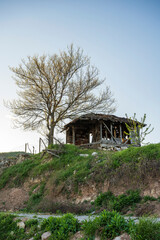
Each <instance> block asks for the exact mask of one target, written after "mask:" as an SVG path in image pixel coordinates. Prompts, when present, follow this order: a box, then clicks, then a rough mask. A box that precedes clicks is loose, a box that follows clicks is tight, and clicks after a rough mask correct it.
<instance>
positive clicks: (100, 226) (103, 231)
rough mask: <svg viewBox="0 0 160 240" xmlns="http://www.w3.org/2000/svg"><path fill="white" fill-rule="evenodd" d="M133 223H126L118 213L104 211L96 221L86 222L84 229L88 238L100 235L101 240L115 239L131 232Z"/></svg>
mask: <svg viewBox="0 0 160 240" xmlns="http://www.w3.org/2000/svg"><path fill="white" fill-rule="evenodd" d="M133 225H134V223H133V221H131V220H129V221H126V220H125V219H124V217H122V216H121V215H120V214H119V213H117V212H116V211H112V212H107V211H105V210H104V211H103V212H101V213H100V215H99V216H98V217H96V218H95V219H94V220H91V219H90V220H89V221H84V223H83V225H82V229H83V231H84V233H85V235H86V237H89V238H91V237H93V236H95V235H98V236H100V237H101V239H113V238H115V237H116V236H119V235H120V234H121V233H122V232H128V233H129V232H130V229H131V227H133Z"/></svg>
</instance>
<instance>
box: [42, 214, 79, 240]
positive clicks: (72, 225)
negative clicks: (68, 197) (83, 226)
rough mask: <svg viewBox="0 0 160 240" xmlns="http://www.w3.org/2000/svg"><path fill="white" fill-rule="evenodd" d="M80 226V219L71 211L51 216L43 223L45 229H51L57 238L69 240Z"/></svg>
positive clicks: (57, 239) (56, 239)
mask: <svg viewBox="0 0 160 240" xmlns="http://www.w3.org/2000/svg"><path fill="white" fill-rule="evenodd" d="M79 228H80V224H79V223H78V220H77V219H76V218H75V217H74V216H73V215H72V214H70V213H68V214H65V215H64V216H63V217H60V218H58V217H49V218H48V219H45V220H43V222H42V223H41V229H42V230H43V231H50V232H51V233H52V237H53V239H55V240H67V239H69V236H70V235H71V234H74V233H76V232H77V231H78V230H79Z"/></svg>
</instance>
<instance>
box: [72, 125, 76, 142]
mask: <svg viewBox="0 0 160 240" xmlns="http://www.w3.org/2000/svg"><path fill="white" fill-rule="evenodd" d="M72 143H73V144H74V145H75V129H74V127H72Z"/></svg>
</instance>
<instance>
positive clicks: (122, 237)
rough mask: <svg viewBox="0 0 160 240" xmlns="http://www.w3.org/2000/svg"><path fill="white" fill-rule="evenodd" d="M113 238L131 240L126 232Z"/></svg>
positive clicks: (115, 239)
mask: <svg viewBox="0 0 160 240" xmlns="http://www.w3.org/2000/svg"><path fill="white" fill-rule="evenodd" d="M114 240H131V237H130V236H129V235H128V234H127V233H123V234H122V235H120V236H118V237H116V238H114Z"/></svg>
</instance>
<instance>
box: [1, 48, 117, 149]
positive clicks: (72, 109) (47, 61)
mask: <svg viewBox="0 0 160 240" xmlns="http://www.w3.org/2000/svg"><path fill="white" fill-rule="evenodd" d="M10 69H11V71H12V72H13V73H14V79H15V82H16V84H17V86H18V88H19V91H18V96H19V98H18V99H17V100H13V101H8V102H6V103H5V105H6V106H7V107H8V108H10V109H11V111H12V113H13V114H14V115H15V117H16V120H15V122H16V126H17V127H23V128H24V129H32V130H35V129H39V128H42V126H43V125H45V126H46V128H47V134H46V137H47V138H48V144H52V143H53V136H54V129H55V127H56V126H59V124H60V123H62V122H63V120H65V119H72V118H74V117H76V116H79V115H80V114H82V113H86V112H91V111H95V112H105V113H113V112H114V111H115V106H114V103H115V99H114V98H113V96H112V94H111V91H110V89H109V87H106V88H105V90H103V91H102V92H100V93H99V94H98V95H97V94H95V91H93V90H94V89H96V88H97V87H98V86H100V85H101V84H102V83H103V82H104V80H100V79H99V71H98V69H97V68H96V67H94V66H91V65H90V59H89V58H88V57H87V56H85V55H84V53H83V51H82V50H81V49H80V48H78V49H74V47H73V45H71V46H70V47H68V48H67V51H63V52H60V53H59V55H57V54H55V55H53V56H47V55H43V56H40V57H39V56H33V57H30V56H29V57H28V58H27V61H25V60H22V63H21V64H20V65H19V66H18V67H17V68H14V67H13V68H10Z"/></svg>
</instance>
